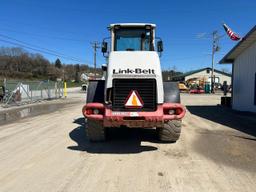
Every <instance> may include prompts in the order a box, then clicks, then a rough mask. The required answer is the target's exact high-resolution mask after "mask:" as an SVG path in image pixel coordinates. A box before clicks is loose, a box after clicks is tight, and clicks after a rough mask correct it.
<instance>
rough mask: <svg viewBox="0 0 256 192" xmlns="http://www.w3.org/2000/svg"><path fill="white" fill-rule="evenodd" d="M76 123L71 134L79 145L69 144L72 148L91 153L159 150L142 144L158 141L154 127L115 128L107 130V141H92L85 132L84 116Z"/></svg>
mask: <svg viewBox="0 0 256 192" xmlns="http://www.w3.org/2000/svg"><path fill="white" fill-rule="evenodd" d="M74 123H76V124H78V125H79V126H78V127H77V128H75V129H73V130H72V131H71V132H70V133H69V136H70V138H71V139H72V140H73V141H75V142H76V143H77V146H69V147H68V149H70V150H77V151H86V152H89V153H110V154H112V153H116V154H128V153H141V152H146V151H154V150H157V147H154V146H148V145H141V142H142V141H149V142H152V143H157V142H158V140H157V138H156V132H155V130H154V129H135V128H132V129H129V128H118V129H117V128H113V129H108V130H107V141H106V142H99V143H97V142H96V143H95V142H93V143H91V142H89V140H88V138H87V137H86V134H85V128H84V125H85V121H84V118H83V117H81V118H78V119H76V120H75V121H74Z"/></svg>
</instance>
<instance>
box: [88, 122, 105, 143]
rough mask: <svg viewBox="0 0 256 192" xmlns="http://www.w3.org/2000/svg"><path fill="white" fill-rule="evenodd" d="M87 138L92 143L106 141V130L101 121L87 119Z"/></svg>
mask: <svg viewBox="0 0 256 192" xmlns="http://www.w3.org/2000/svg"><path fill="white" fill-rule="evenodd" d="M85 131H86V135H87V138H88V139H89V140H90V141H92V142H100V141H105V140H106V130H105V127H103V124H102V122H101V121H94V120H90V119H87V123H86V124H85Z"/></svg>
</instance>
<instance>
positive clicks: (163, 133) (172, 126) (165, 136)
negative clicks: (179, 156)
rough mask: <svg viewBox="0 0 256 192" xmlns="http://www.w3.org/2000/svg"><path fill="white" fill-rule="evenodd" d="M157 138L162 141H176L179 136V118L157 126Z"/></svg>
mask: <svg viewBox="0 0 256 192" xmlns="http://www.w3.org/2000/svg"><path fill="white" fill-rule="evenodd" d="M157 133H158V139H159V140H160V141H163V142H176V141H177V140H178V139H179V138H180V133H181V120H172V121H167V122H165V123H164V126H163V127H160V128H157Z"/></svg>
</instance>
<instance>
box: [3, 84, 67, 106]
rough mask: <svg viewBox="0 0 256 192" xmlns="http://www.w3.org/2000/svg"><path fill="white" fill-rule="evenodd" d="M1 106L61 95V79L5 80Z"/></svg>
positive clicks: (54, 97) (59, 96)
mask: <svg viewBox="0 0 256 192" xmlns="http://www.w3.org/2000/svg"><path fill="white" fill-rule="evenodd" d="M3 86H4V97H3V101H2V104H3V107H8V106H11V105H21V104H25V103H32V102H37V101H40V100H45V99H57V98H61V97H63V82H62V81H49V80H46V81H13V80H5V81H4V83H3Z"/></svg>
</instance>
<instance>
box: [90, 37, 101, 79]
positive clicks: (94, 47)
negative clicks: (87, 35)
mask: <svg viewBox="0 0 256 192" xmlns="http://www.w3.org/2000/svg"><path fill="white" fill-rule="evenodd" d="M91 45H92V48H93V51H94V62H93V63H94V78H96V56H97V49H99V48H101V47H100V43H98V42H97V41H94V42H92V43H91Z"/></svg>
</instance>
